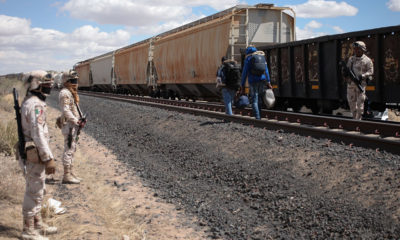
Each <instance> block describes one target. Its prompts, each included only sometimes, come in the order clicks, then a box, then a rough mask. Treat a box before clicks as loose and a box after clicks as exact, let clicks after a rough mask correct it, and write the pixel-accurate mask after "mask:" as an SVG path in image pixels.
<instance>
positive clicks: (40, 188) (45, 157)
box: [19, 93, 57, 240]
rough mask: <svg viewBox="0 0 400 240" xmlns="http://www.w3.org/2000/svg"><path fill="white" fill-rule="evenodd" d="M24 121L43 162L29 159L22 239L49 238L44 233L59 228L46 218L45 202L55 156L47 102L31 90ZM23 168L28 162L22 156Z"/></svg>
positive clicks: (28, 137) (28, 141)
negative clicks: (50, 164)
mask: <svg viewBox="0 0 400 240" xmlns="http://www.w3.org/2000/svg"><path fill="white" fill-rule="evenodd" d="M21 125H22V129H23V133H24V137H25V141H26V145H27V146H28V145H35V147H36V149H37V151H38V154H39V157H40V160H41V161H42V162H40V161H39V162H37V163H35V162H31V161H28V160H27V161H26V162H25V167H26V174H25V180H26V189H25V195H24V201H23V205H22V214H23V217H24V223H23V226H24V227H23V228H24V229H23V233H22V239H41V240H44V239H47V238H46V237H43V236H41V235H40V234H44V232H46V233H47V234H52V233H56V232H57V228H55V227H49V226H47V225H46V224H44V223H43V222H42V218H41V213H40V210H41V204H42V201H43V195H44V194H45V191H46V185H45V180H46V174H45V169H46V165H45V163H47V162H48V161H50V160H51V159H54V157H53V154H52V152H51V150H50V147H49V131H48V128H47V124H46V103H45V102H44V101H42V100H41V99H39V97H37V96H35V95H32V94H31V93H28V96H27V97H26V98H25V99H24V101H23V102H22V106H21ZM19 162H20V165H21V167H22V168H24V163H23V161H22V159H21V157H19Z"/></svg>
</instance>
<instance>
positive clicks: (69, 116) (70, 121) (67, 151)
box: [59, 88, 80, 183]
mask: <svg viewBox="0 0 400 240" xmlns="http://www.w3.org/2000/svg"><path fill="white" fill-rule="evenodd" d="M59 104H60V108H61V111H62V116H61V118H62V123H63V124H62V129H61V132H62V134H63V135H64V153H63V158H62V161H63V165H64V177H67V178H69V177H71V176H70V175H68V174H72V178H70V179H71V180H72V181H73V183H79V180H80V179H79V178H77V177H76V176H75V175H73V173H72V170H71V169H72V165H73V158H74V154H75V152H76V138H77V132H78V129H79V125H78V121H79V112H78V109H77V106H76V104H75V100H74V98H73V96H72V93H71V92H70V91H69V90H68V89H67V88H63V89H62V90H61V91H60V94H59ZM68 139H70V140H68ZM68 141H71V144H70V146H69V144H68ZM67 182H69V181H67Z"/></svg>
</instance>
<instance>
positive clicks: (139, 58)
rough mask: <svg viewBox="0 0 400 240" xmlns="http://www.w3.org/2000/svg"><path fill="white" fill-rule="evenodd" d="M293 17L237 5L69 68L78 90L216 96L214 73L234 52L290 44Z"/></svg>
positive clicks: (279, 11) (234, 56) (273, 9)
mask: <svg viewBox="0 0 400 240" xmlns="http://www.w3.org/2000/svg"><path fill="white" fill-rule="evenodd" d="M295 35H296V33H295V13H294V11H292V10H291V9H290V8H287V7H276V6H274V5H273V4H257V5H255V6H248V5H237V6H235V7H232V8H229V9H227V10H224V11H221V12H218V13H216V14H214V15H211V16H208V17H205V18H202V19H200V20H197V21H195V22H192V23H189V24H186V25H183V26H181V27H178V28H175V29H173V30H170V31H168V32H165V33H161V34H159V35H157V36H154V37H151V38H149V39H146V40H143V41H141V42H138V43H134V44H131V45H129V46H126V47H123V48H120V49H117V50H115V51H112V52H109V53H105V54H103V55H101V56H97V57H94V58H91V59H87V60H84V61H82V62H79V63H77V64H75V66H74V69H75V70H76V71H77V72H78V75H79V77H80V79H79V86H80V88H81V89H91V90H97V91H109V92H118V93H130V94H141V95H153V96H162V97H171V98H175V97H178V98H181V97H182V98H193V99H196V98H202V99H212V98H214V99H215V98H219V97H220V93H219V92H218V91H217V89H216V88H215V75H216V71H217V68H218V66H219V65H220V62H221V57H222V56H226V57H228V58H230V59H234V60H236V61H238V62H239V63H240V62H241V60H242V58H241V53H240V49H241V48H245V47H246V46H248V45H249V44H253V45H255V46H268V45H274V44H277V43H284V42H290V41H294V40H295Z"/></svg>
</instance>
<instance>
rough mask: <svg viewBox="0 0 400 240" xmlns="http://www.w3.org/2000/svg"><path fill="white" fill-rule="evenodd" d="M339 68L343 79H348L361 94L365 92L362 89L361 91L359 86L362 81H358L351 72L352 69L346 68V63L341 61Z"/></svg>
mask: <svg viewBox="0 0 400 240" xmlns="http://www.w3.org/2000/svg"><path fill="white" fill-rule="evenodd" d="M339 66H341V67H342V70H343V76H344V77H350V79H351V81H353V82H354V83H355V84H356V85H357V88H358V89H359V90H360V91H361V92H365V91H364V89H363V88H362V86H361V80H362V79H359V78H358V77H357V76H356V74H355V73H354V72H353V69H351V68H348V67H347V64H346V62H345V61H343V60H342V61H340V62H339Z"/></svg>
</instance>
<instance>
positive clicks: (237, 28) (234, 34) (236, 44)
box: [229, 8, 249, 62]
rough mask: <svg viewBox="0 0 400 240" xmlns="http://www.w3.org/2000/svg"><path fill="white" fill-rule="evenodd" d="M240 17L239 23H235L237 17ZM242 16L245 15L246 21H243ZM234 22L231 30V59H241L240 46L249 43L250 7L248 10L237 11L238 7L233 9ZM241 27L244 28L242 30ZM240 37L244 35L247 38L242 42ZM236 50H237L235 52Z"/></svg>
mask: <svg viewBox="0 0 400 240" xmlns="http://www.w3.org/2000/svg"><path fill="white" fill-rule="evenodd" d="M237 16H238V17H239V24H236V23H235V20H236V17H237ZM242 17H244V23H242V21H241V20H242ZM231 19H232V22H231V31H230V43H229V45H230V47H231V56H230V58H231V60H236V61H238V62H240V61H241V54H240V48H246V47H247V46H248V45H249V9H248V8H246V11H245V12H244V13H243V11H238V12H237V11H236V8H233V9H232V18H231ZM241 29H244V33H243V31H241ZM240 37H244V38H245V40H244V41H242V42H240ZM235 50H236V51H237V52H235Z"/></svg>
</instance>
